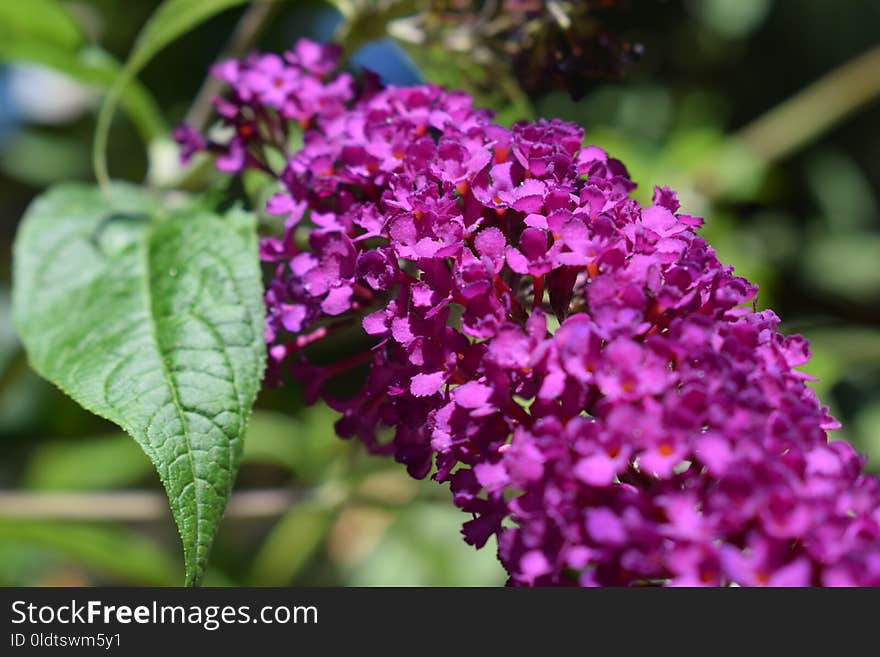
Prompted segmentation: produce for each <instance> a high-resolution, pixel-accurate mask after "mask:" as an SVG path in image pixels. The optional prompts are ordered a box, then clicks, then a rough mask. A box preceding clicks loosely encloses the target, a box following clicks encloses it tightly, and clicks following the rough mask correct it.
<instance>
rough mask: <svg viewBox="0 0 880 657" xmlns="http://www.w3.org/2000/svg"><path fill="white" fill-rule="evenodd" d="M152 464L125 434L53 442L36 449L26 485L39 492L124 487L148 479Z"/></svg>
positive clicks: (27, 471) (27, 474)
mask: <svg viewBox="0 0 880 657" xmlns="http://www.w3.org/2000/svg"><path fill="white" fill-rule="evenodd" d="M151 471H152V468H151V466H150V462H149V461H148V460H147V459H146V458H145V457H144V454H143V452H142V451H141V450H140V449H138V446H137V445H136V444H134V443H133V442H132V441H131V440H129V439H128V437H127V436H126V435H125V434H123V433H113V434H110V435H106V436H96V437H84V438H78V439H77V440H54V441H49V442H45V443H41V444H40V445H38V446H37V448H36V449H35V450H34V452H33V455H32V456H31V459H30V461H29V462H28V466H27V469H26V470H25V474H24V486H25V487H26V488H32V489H39V490H64V491H70V490H95V489H102V488H122V487H125V486H130V485H132V484H135V483H137V482H139V481H141V480H143V479H145V478H146V477H147V476H148V475H149V473H150V472H151Z"/></svg>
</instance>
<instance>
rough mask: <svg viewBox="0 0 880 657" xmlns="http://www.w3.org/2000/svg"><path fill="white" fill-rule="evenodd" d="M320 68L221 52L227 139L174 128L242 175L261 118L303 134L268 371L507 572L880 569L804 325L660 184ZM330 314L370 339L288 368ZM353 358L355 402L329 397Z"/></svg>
mask: <svg viewBox="0 0 880 657" xmlns="http://www.w3.org/2000/svg"><path fill="white" fill-rule="evenodd" d="M335 57H336V52H335V51H334V50H333V49H332V48H328V47H324V46H318V45H316V44H313V43H310V42H300V43H299V44H297V46H296V47H295V49H294V50H293V51H292V52H291V53H287V54H286V55H285V56H284V57H283V58H281V57H276V56H274V55H263V56H252V57H249V58H247V59H245V60H244V61H242V62H231V63H228V64H224V65H222V66H220V67H219V68H218V71H217V72H218V74H219V75H220V76H221V77H222V78H223V79H224V80H226V81H227V82H229V84H230V86H231V90H230V92H229V94H228V95H227V96H226V97H225V98H223V99H220V100H218V102H217V106H218V110H219V115H220V118H221V121H222V122H223V123H224V124H226V125H227V126H229V127H230V128H232V129H233V130H232V136H231V138H230V140H229V141H228V142H227V143H224V144H219V143H216V142H210V143H209V142H207V141H205V140H203V138H201V137H200V136H198V135H196V134H194V133H192V132H191V131H187V130H181V131H180V136H181V139H182V141H183V145H184V148H185V149H186V150H187V151H194V150H199V149H210V150H214V151H217V152H218V153H219V158H218V165H219V166H220V167H221V168H223V169H225V170H231V171H238V170H240V169H241V168H242V167H248V166H255V167H258V168H260V167H263V166H265V165H264V163H263V161H262V160H261V159H260V155H259V153H260V152H261V150H260V149H261V148H263V147H265V145H266V143H268V142H269V141H270V140H271V139H276V137H277V138H281V137H283V135H284V131H285V130H286V128H284V127H283V126H279V124H280V123H283V122H285V121H286V122H291V121H295V122H298V123H299V124H300V125H302V126H304V127H305V132H304V144H303V146H302V148H301V149H299V150H298V151H297V152H295V153H293V154H291V155H290V157H289V158H287V160H286V165H285V167H284V170H283V171H282V172H281V173H280V175H279V182H280V184H281V187H282V190H283V191H281V192H280V193H279V194H277V195H276V196H274V197H273V198H272V199H271V200H270V202H269V206H268V210H269V212H271V213H272V214H276V215H279V216H280V217H282V218H283V220H284V222H285V231H284V234H283V235H282V236H279V237H271V238H267V239H265V240H264V241H263V244H262V250H261V253H262V257H263V259H264V260H265V261H266V262H268V263H272V265H273V266H274V267H275V270H274V277H273V278H272V280H271V282H270V283H269V285H268V289H267V291H266V305H267V309H268V320H267V330H266V340H267V342H268V343H269V352H270V357H271V361H272V369H271V372H270V376H271V377H273V378H275V379H277V380H280V377H281V374H282V372H283V371H285V370H290V371H292V372H293V374H294V375H295V376H297V377H298V378H299V379H301V380H302V381H303V382H305V383H306V386H307V390H308V394H309V396H310V397H311V398H312V399H316V398H318V397H319V396H323V397H324V398H325V399H326V401H327V402H328V403H329V404H330V405H331V406H332V407H333V408H335V409H336V410H337V411H339V413H340V414H341V418H340V420H339V421H338V423H337V432H338V433H339V434H340V435H341V436H343V437H354V436H357V437H358V438H359V439H360V440H362V441H363V442H364V443H365V444H366V445H367V446H368V447H369V448H370V449H371V450H372V451H374V452H376V453H384V454H390V455H393V456H394V458H395V459H397V460H398V461H399V462H401V463H403V464H404V465H405V466H406V467H407V469H408V470H409V472H410V473H411V474H412V475H413V476H415V477H424V476H426V475H428V474H429V473H431V472H432V470H433V477H434V479H436V480H438V481H443V482H449V484H450V488H451V491H452V495H453V499H454V502H455V504H456V505H457V506H458V507H460V508H461V509H462V510H464V511H465V512H467V513H468V514H470V516H471V519H470V520H468V521H467V522H465V524H464V528H463V533H464V536H465V539H466V540H467V541H468V542H469V543H472V544H474V545H476V546H478V547H481V546H483V545H484V544H485V543H486V542H487V541H488V540H489V539H490V538H491V537H493V536H494V537H495V538H496V539H497V544H498V554H499V558H500V560H501V562H502V563H503V565H504V567H505V568H506V569H507V571H508V573H509V575H510V583H511V584H514V585H563V584H576V585H583V586H592V585H639V584H665V585H731V584H738V585H743V586H751V585H787V586H803V585H880V482H878V480H877V479H876V478H874V477H871V476H868V475H865V474H863V473H862V468H863V465H864V459H863V458H862V457H860V456H859V455H858V454H856V452H855V451H854V450H853V449H852V447H850V446H849V445H848V444H846V443H844V442H839V441H838V442H829V440H828V435H827V431H829V430H831V429H834V428H836V427H837V426H838V425H837V423H836V422H835V420H834V419H833V418H831V417H830V416H829V415H828V413H827V409H826V408H824V407H822V406H821V405H820V404H819V402H818V400H817V399H816V396H815V394H814V392H813V390H812V389H811V388H810V387H808V386H807V382H808V381H809V379H810V377H809V376H808V375H807V374H804V373H803V372H801V371H800V370H799V369H798V368H799V367H800V366H802V365H804V364H805V363H806V362H807V360H808V358H809V350H808V345H807V342H806V341H805V340H804V339H803V338H801V337H799V336H788V337H787V336H784V335H782V334H781V333H780V332H779V331H778V325H779V319H778V317H777V316H776V315H775V314H773V313H772V312H770V311H764V312H756V311H754V310H753V309H752V308H750V303H751V302H752V301H753V299H754V297H755V294H756V292H757V289H756V287H755V286H754V285H752V284H750V283H749V282H748V281H746V280H745V279H743V278H739V277H737V276H735V275H734V273H733V270H732V268H731V267H728V266H724V265H723V264H722V263H721V262H719V260H718V258H717V257H716V255H715V252H714V251H713V249H712V248H711V247H710V246H709V245H708V244H707V243H706V242H705V240H703V239H702V238H701V237H700V236H699V235H698V234H697V229H698V228H699V226H700V225H701V224H702V220H701V219H699V218H697V217H693V216H690V215H688V214H685V213H682V212H681V209H680V207H679V203H678V201H677V199H676V195H675V194H674V193H673V192H671V191H670V190H668V189H666V188H658V189H656V190H655V192H654V198H653V202H652V204H651V205H649V206H642V205H640V204H639V203H638V202H637V201H635V200H634V199H632V198H631V197H630V192H631V191H632V190H633V188H634V184H633V183H632V181H631V180H630V178H629V176H628V174H627V171H626V168H625V167H624V165H623V164H622V163H620V162H619V161H617V160H615V159H613V158H611V157H609V156H608V155H607V154H606V153H605V152H604V151H603V150H602V149H600V148H597V147H595V146H584V145H583V140H584V134H583V131H582V130H581V128H579V127H578V126H575V125H572V124H569V123H564V122H561V121H556V120H553V121H545V120H541V121H538V122H536V123H521V124H516V125H514V126H513V127H512V128H505V127H502V126H499V125H496V124H493V123H492V121H491V114H490V113H489V112H487V111H485V110H481V109H477V108H474V107H473V105H472V101H471V99H470V97H469V96H468V95H466V94H464V93H461V92H452V91H446V90H444V89H441V88H438V87H434V86H430V85H426V86H418V87H410V88H397V87H384V88H383V87H380V86H378V85H377V84H375V82H374V81H368V83H367V84H364V85H362V86H361V88H360V89H357V88H356V85H355V83H354V81H353V80H352V79H351V78H350V77H349V76H347V75H346V74H341V75H339V76H335V77H334V76H331V75H330V73H331V71H333V70H334V68H335V65H336V61H335ZM292 81H295V82H292ZM273 133H274V134H273ZM279 136H280V137H279ZM352 324H355V325H359V326H361V327H362V329H363V331H364V332H365V333H366V334H367V335H369V336H372V338H373V340H374V343H373V345H372V346H371V347H370V348H368V349H366V350H365V351H363V352H362V353H359V354H355V355H354V356H351V357H347V358H344V359H340V360H338V361H337V362H335V363H332V364H330V365H316V364H314V363H311V362H309V360H308V358H307V357H306V351H307V349H308V347H309V345H312V344H314V343H316V342H319V341H322V340H325V339H327V338H328V337H329V336H331V335H332V334H333V333H334V332H336V331H337V330H339V328H340V327H345V326H350V325H352ZM358 365H361V366H363V365H367V366H368V374H367V376H366V381H365V382H364V385H363V386H362V387H361V388H360V389H359V391H358V392H357V393H356V394H355V395H354V396H352V397H349V398H345V399H340V398H336V397H334V396H331V395H330V394H328V393H327V387H326V384H327V382H328V381H330V380H331V379H332V378H334V377H335V376H337V375H339V374H342V373H348V372H351V371H353V370H352V368H354V367H355V366H358Z"/></svg>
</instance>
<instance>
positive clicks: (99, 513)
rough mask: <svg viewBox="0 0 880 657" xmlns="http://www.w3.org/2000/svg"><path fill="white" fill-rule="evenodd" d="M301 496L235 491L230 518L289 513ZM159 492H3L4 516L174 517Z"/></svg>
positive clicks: (128, 519)
mask: <svg viewBox="0 0 880 657" xmlns="http://www.w3.org/2000/svg"><path fill="white" fill-rule="evenodd" d="M297 499H299V495H298V494H297V493H296V492H295V491H292V490H290V489H288V488H281V489H264V490H249V491H240V492H236V493H233V494H232V496H231V497H230V498H229V504H228V506H227V508H226V517H234V518H271V517H275V516H279V515H281V514H283V513H286V512H287V511H288V510H289V509H290V507H291V506H292V505H293V504H295V503H296V501H297ZM170 517H171V512H170V511H169V510H168V500H167V499H166V497H165V495H164V493H161V492H159V491H155V492H154V491H117V492H74V491H71V492H25V491H0V518H28V519H37V520H47V519H53V520H100V521H123V522H153V521H161V520H165V519H166V518H167V519H170Z"/></svg>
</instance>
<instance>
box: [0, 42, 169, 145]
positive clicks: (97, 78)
mask: <svg viewBox="0 0 880 657" xmlns="http://www.w3.org/2000/svg"><path fill="white" fill-rule="evenodd" d="M0 62H29V63H33V64H40V65H42V66H46V67H48V68H51V69H54V70H56V71H59V72H61V73H64V74H65V75H69V76H70V77H72V78H74V79H75V80H78V81H80V82H83V83H85V84H87V85H90V86H93V87H97V88H99V89H102V90H104V89H109V88H110V86H111V85H112V84H113V83H114V81H115V80H116V79H117V77H118V76H119V71H120V66H119V64H118V63H117V62H116V60H114V59H113V58H112V57H111V56H110V55H109V54H107V53H106V52H104V51H103V50H101V49H100V48H96V47H87V48H83V49H80V50H77V49H71V48H69V47H68V46H66V45H59V44H55V43H52V42H49V41H40V40H39V39H38V38H36V37H33V36H32V35H28V34H24V35H23V34H20V33H10V34H7V33H5V32H4V31H3V30H0ZM119 102H121V104H122V106H123V108H125V111H126V112H127V113H128V115H129V116H130V117H131V119H132V121H133V122H134V124H135V126H136V127H137V129H138V131H139V132H140V133H141V136H142V138H143V139H144V141H146V142H148V143H149V142H151V141H153V140H155V139H158V138H159V137H160V136H162V135H165V134H166V133H167V132H168V129H167V127H166V125H165V121H164V119H163V118H162V113H161V112H160V111H159V106H158V104H157V103H156V101H155V99H154V98H153V97H152V96H151V95H150V93H149V92H148V91H147V90H146V89H145V88H144V87H143V85H141V84H140V83H137V82H135V83H133V84H131V85H130V86H128V87H126V88H125V89H124V90H123V92H122V94H121V96H120V98H119Z"/></svg>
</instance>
